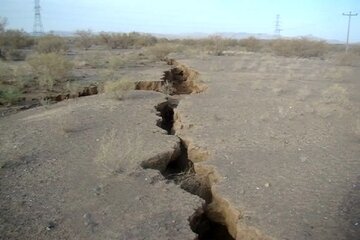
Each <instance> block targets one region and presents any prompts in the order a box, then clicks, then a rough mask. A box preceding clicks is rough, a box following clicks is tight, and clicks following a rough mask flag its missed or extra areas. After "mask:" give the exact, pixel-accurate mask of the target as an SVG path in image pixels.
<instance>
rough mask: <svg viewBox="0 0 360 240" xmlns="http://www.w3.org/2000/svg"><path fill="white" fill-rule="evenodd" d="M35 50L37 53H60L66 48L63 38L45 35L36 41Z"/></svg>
mask: <svg viewBox="0 0 360 240" xmlns="http://www.w3.org/2000/svg"><path fill="white" fill-rule="evenodd" d="M35 50H36V51H37V52H38V53H62V52H66V51H67V50H68V47H67V45H66V41H65V39H64V38H62V37H58V36H54V35H47V36H44V37H40V38H38V39H37V41H36V45H35Z"/></svg>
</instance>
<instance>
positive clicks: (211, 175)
mask: <svg viewBox="0 0 360 240" xmlns="http://www.w3.org/2000/svg"><path fill="white" fill-rule="evenodd" d="M169 64H170V65H175V67H173V68H171V70H169V71H167V72H165V73H164V79H163V83H162V84H167V82H168V83H171V85H172V87H173V88H174V91H173V94H174V95H178V94H190V93H199V92H201V91H203V90H205V89H206V87H205V86H204V85H202V84H201V83H198V82H196V79H197V78H198V75H199V73H198V72H196V71H195V70H192V69H190V68H188V67H186V66H185V65H181V64H179V63H177V62H175V61H173V60H171V61H170V62H169ZM148 86H149V88H148V89H144V85H142V86H140V85H138V89H141V90H154V91H160V89H161V88H160V87H162V86H161V85H160V84H158V85H157V84H153V85H148ZM179 101H180V100H179V98H176V97H168V98H167V99H166V101H165V102H162V103H160V104H158V105H157V106H156V107H155V109H156V110H157V112H158V115H159V116H160V117H161V119H160V120H159V121H158V122H157V126H158V127H160V128H162V129H164V130H166V132H167V134H169V135H176V136H177V134H176V128H175V127H174V125H177V126H179V125H180V124H179V122H176V121H180V116H179V113H175V109H176V108H177V106H178V104H179ZM177 137H178V138H179V142H180V144H179V146H178V147H177V148H176V149H174V152H173V154H172V155H171V157H170V159H165V160H164V159H157V160H156V161H155V162H154V159H151V160H149V161H145V162H143V164H142V167H143V168H152V169H157V170H159V171H160V172H161V174H162V175H163V176H164V177H165V178H166V179H167V180H168V181H173V182H174V183H176V184H177V185H178V186H180V187H181V188H182V189H183V190H185V191H187V192H189V193H191V194H194V195H197V196H199V197H200V198H202V199H203V200H204V202H205V203H204V205H203V206H202V207H201V208H199V209H197V210H196V211H195V212H194V214H193V215H192V216H189V224H190V227H191V229H192V231H193V232H195V233H196V234H197V235H198V237H197V239H199V240H202V239H224V240H226V239H235V238H236V229H237V228H236V225H237V219H238V218H239V213H238V212H237V211H236V210H235V209H234V208H232V207H231V205H230V204H229V202H228V201H226V200H225V199H223V198H221V197H220V196H219V195H218V194H217V193H216V192H215V191H214V188H213V185H214V183H216V181H217V179H218V176H217V174H216V173H215V171H214V169H213V168H212V167H210V166H205V165H203V164H200V163H194V162H193V159H192V158H194V159H195V160H196V162H198V160H199V158H201V160H203V161H205V160H206V158H207V157H208V154H202V152H201V151H194V148H193V144H192V143H191V142H190V141H189V140H185V139H182V138H181V137H179V136H177ZM189 148H190V151H189ZM164 162H166V163H168V164H167V165H166V166H165V167H164Z"/></svg>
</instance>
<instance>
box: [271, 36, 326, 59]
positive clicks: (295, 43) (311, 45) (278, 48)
mask: <svg viewBox="0 0 360 240" xmlns="http://www.w3.org/2000/svg"><path fill="white" fill-rule="evenodd" d="M270 45H271V49H272V51H273V52H274V53H275V54H276V55H278V56H285V57H301V58H311V57H323V56H324V55H325V53H327V51H328V45H327V44H326V43H325V42H324V41H313V40H309V39H306V38H300V39H291V40H290V39H277V40H273V41H272V42H271V44H270Z"/></svg>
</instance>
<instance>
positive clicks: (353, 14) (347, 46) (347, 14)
mask: <svg viewBox="0 0 360 240" xmlns="http://www.w3.org/2000/svg"><path fill="white" fill-rule="evenodd" d="M357 15H358V14H357V13H351V11H350V12H349V13H343V16H348V17H349V22H348V31H347V38H346V50H345V51H346V53H348V50H349V36H350V23H351V17H355V16H357Z"/></svg>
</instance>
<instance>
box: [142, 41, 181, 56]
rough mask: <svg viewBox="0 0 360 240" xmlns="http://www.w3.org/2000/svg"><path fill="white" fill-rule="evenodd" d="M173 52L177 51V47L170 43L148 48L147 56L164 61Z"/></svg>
mask: <svg viewBox="0 0 360 240" xmlns="http://www.w3.org/2000/svg"><path fill="white" fill-rule="evenodd" d="M173 51H175V47H174V46H172V45H170V44H169V43H158V44H156V45H154V46H151V47H148V48H147V49H146V52H145V54H146V55H147V56H148V57H149V58H153V59H155V60H164V59H165V58H166V57H167V56H168V55H169V54H170V53H171V52H173Z"/></svg>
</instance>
